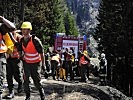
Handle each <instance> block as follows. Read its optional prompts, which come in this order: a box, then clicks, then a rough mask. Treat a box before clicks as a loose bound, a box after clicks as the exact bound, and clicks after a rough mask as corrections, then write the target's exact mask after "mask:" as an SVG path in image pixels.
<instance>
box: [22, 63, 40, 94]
mask: <svg viewBox="0 0 133 100" xmlns="http://www.w3.org/2000/svg"><path fill="white" fill-rule="evenodd" d="M23 67H24V91H25V93H26V94H29V93H30V87H29V82H30V80H29V77H31V78H32V79H33V82H34V84H35V87H36V88H37V89H38V90H39V91H40V90H42V88H43V87H42V85H41V83H40V81H41V76H40V72H41V67H40V62H38V63H27V62H25V61H23Z"/></svg>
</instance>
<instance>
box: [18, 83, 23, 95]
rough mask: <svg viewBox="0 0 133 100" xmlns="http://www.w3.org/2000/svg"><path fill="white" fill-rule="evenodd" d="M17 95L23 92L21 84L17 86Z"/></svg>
mask: <svg viewBox="0 0 133 100" xmlns="http://www.w3.org/2000/svg"><path fill="white" fill-rule="evenodd" d="M17 91H18V93H21V92H22V91H23V86H22V83H19V84H18V89H17Z"/></svg>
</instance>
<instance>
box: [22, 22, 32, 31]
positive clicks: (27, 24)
mask: <svg viewBox="0 0 133 100" xmlns="http://www.w3.org/2000/svg"><path fill="white" fill-rule="evenodd" d="M21 28H29V29H30V30H32V25H31V23H30V22H23V23H22V25H21Z"/></svg>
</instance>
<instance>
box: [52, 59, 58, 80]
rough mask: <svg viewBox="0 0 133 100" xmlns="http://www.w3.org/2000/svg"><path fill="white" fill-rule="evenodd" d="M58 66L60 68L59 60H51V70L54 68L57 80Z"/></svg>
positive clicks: (53, 73) (53, 71) (53, 72)
mask: <svg viewBox="0 0 133 100" xmlns="http://www.w3.org/2000/svg"><path fill="white" fill-rule="evenodd" d="M57 68H58V62H57V61H56V60H51V70H52V76H53V79H54V80H55V76H56V70H57Z"/></svg>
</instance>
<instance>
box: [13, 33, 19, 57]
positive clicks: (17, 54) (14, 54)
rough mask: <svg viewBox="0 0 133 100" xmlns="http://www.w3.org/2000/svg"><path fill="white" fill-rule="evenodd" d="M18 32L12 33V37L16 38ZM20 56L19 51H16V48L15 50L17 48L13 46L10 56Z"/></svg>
mask: <svg viewBox="0 0 133 100" xmlns="http://www.w3.org/2000/svg"><path fill="white" fill-rule="evenodd" d="M18 35H19V34H18V33H14V38H15V39H16V40H17V37H18ZM19 57H20V55H19V53H18V50H17V48H16V47H15V46H14V50H13V52H12V53H11V58H19Z"/></svg>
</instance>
